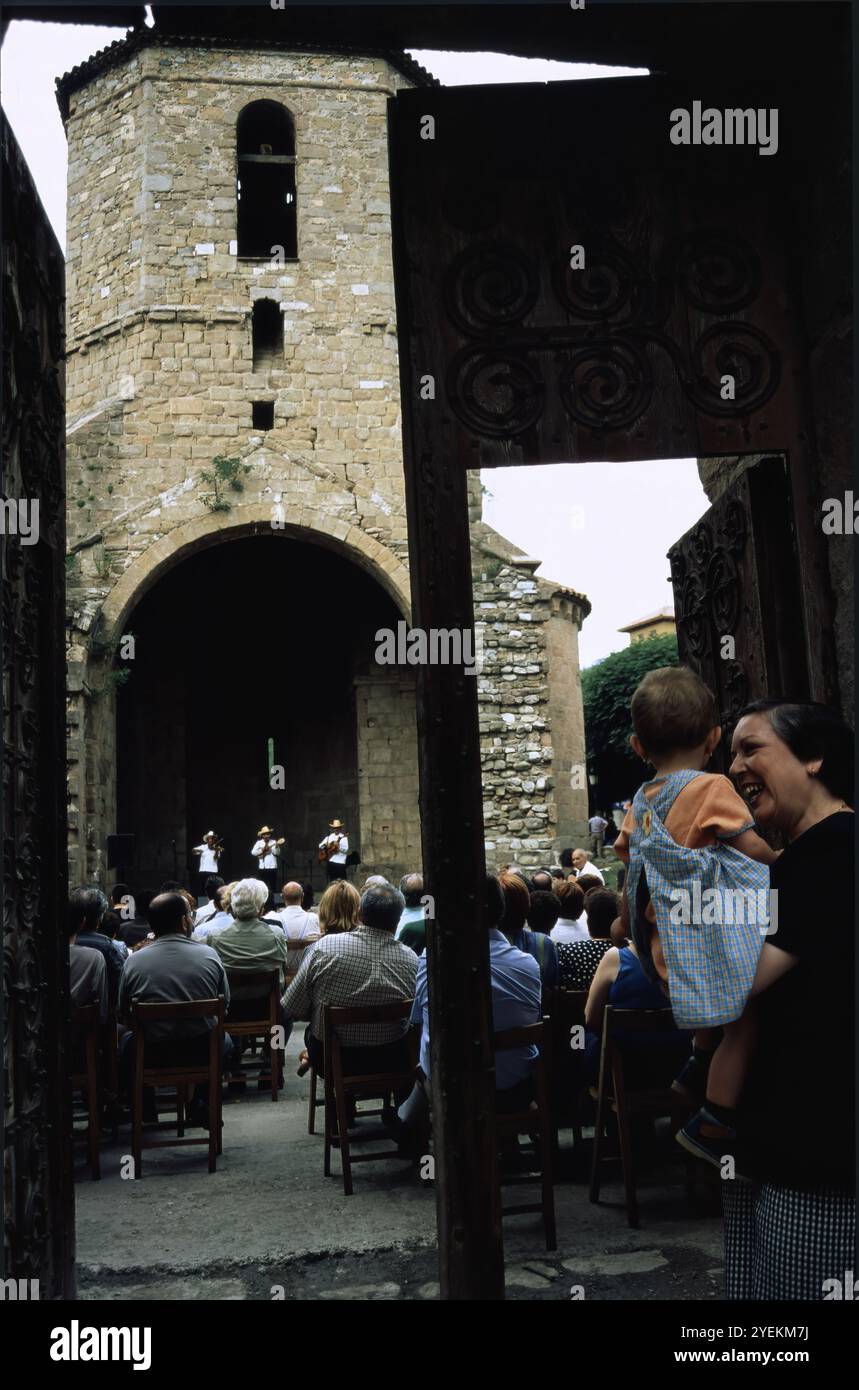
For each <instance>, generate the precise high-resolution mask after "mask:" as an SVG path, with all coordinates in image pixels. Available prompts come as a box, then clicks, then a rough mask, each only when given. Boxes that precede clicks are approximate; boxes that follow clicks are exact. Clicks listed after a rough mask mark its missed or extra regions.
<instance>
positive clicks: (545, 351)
mask: <svg viewBox="0 0 859 1390" xmlns="http://www.w3.org/2000/svg"><path fill="white" fill-rule="evenodd" d="M569 240H570V242H571V244H575V243H576V234H575V233H574V232H573V233H570V235H569ZM587 257H588V258H587V262H586V267H585V268H583V269H581V270H573V269H569V268H567V267H566V266H564V267H563V268H562V269H561V270H560V271H559V269H558V262H557V257H556V258H555V261H554V262H551V261H550V262H547V261H546V258H545V257H544V256H540V255H539V254H538V253H535V254H533V255H529V254H528V253H526V252H525V251H523V250H522V249H521V248H520V247H519V246H517V245H515V244H513V243H512V242H510V241H509V240H502V239H500V238H498V239H483V240H481V241H479V242H476V243H472V244H470V245H469V246H468V247H467V248H466V249H465V251H463V252H460V253H459V254H458V255H457V256H456V257H455V258H454V259H453V260H452V262H451V263H450V265H449V266H448V268H447V271H446V274H445V278H444V303H445V308H446V312H447V315H448V318H449V320H450V322H451V324H452V325H453V326H454V327H455V328H456V329H457V330H458V332H459V334H460V335H461V336H462V337H463V338H465V339H466V344H465V345H464V346H463V347H461V348H460V350H459V351H458V352H456V353H455V355H454V356H453V358H452V359H451V360H450V362H449V364H448V369H447V378H446V384H447V393H448V399H449V401H450V404H451V407H452V408H453V410H454V411H455V413H456V414H457V415H458V417H459V419H460V420H461V421H462V423H463V424H464V425H466V427H467V428H468V429H469V430H471V431H473V432H474V433H475V434H476V435H478V436H484V437H486V438H494V439H499V438H510V439H515V438H516V437H517V436H519V435H522V434H524V433H525V432H526V431H527V430H529V429H530V428H531V427H532V426H533V425H534V424H535V423H536V422H537V421H538V420H539V419H540V416H541V415H542V413H543V408H544V405H545V402H546V399H547V397H548V396H549V395H550V394H552V393H554V394H556V395H557V397H558V398H559V399H560V401H561V403H562V406H563V409H564V411H565V412H566V414H567V415H568V417H569V418H570V419H571V420H573V421H575V422H576V423H577V424H579V425H582V426H584V427H586V428H587V429H590V430H596V431H602V432H605V433H610V432H611V431H613V430H626V429H629V428H630V427H631V426H632V425H634V424H635V422H636V421H637V420H639V419H640V418H641V417H642V415H644V413H645V412H646V411H647V410H648V408H649V407H650V406H651V405H652V403H653V400H654V386H655V371H654V367H655V363H656V361H657V359H658V357H659V356H660V355H661V356H662V357H663V358H665V359H667V360H668V362H669V363H670V364H671V366H672V367H673V370H674V373H675V377H676V380H677V381H678V382H679V384H680V386H681V389H682V391H683V394H684V395H685V397H686V399H687V400H688V401H689V402H691V404H692V405H693V406H694V407H695V409H696V410H697V411H699V412H701V413H703V414H704V415H709V416H711V417H715V418H720V417H739V418H743V417H746V416H748V415H749V414H750V413H751V412H753V411H757V410H760V409H761V407H762V406H763V405H764V404H765V403H766V402H767V401H768V400H769V399H770V397H771V396H772V395H773V394H774V392H775V391H776V389H777V387H778V384H779V381H780V379H781V359H780V355H779V352H778V350H777V348H776V346H775V344H774V343H773V342H772V341H771V339H770V338H769V336H768V335H767V333H765V332H764V330H763V329H762V328H761V327H760V326H759V325H757V324H755V323H753V322H749V321H747V319H745V318H743V319H739V318H733V317H726V315H733V314H736V313H739V312H743V313H746V312H748V311H749V310H750V308H751V306H753V305H754V302H755V300H756V297H757V296H758V294H759V291H760V285H761V268H760V263H759V259H758V256H757V253H756V252H755V250H754V248H753V247H752V246H751V245H749V244H748V243H747V242H746V241H744V240H743V239H742V238H741V237H740V236H738V235H737V234H736V233H734V232H733V231H727V230H724V229H718V228H716V229H712V230H706V231H702V230H698V231H695V232H693V233H690V234H689V235H688V236H687V237H685V238H682V239H680V240H678V241H676V242H674V243H673V244H671V245H670V246H669V247H668V248H666V250H665V251H664V252H663V253H662V255H661V256H660V257H659V258H658V262H657V263H656V264H655V265H651V263H650V253H649V250H648V249H647V247H646V246H645V247H642V248H640V249H638V250H637V251H636V252H633V251H632V250H631V249H627V248H624V247H622V246H620V245H618V244H616V243H614V242H612V241H608V240H603V241H602V242H601V243H599V244H596V245H594V243H593V242H592V241H590V242H589V243H588V252H587ZM547 263H548V264H549V266H550V271H549V273H548V279H549V281H550V285H549V286H548V287H543V286H541V284H540V267H541V266H545V265H546V264H547ZM548 295H551V298H552V301H553V302H554V305H555V311H553V313H552V315H551V317H552V321H551V323H550V324H548V325H546V324H531V323H529V321H528V320H529V316H531V315H532V314H533V311H534V310H535V306H537V305H538V301H540V300H541V296H542V299H543V301H545V300H546V297H547V296H548ZM678 301H685V304H686V306H687V308H688V309H689V310H690V311H691V312H693V313H694V315H695V316H696V318H697V319H699V320H700V319H701V318H702V316H705V317H712V318H714V319H715V321H714V322H710V323H706V324H703V326H700V331H698V332H697V334H696V336H695V337H694V339H693V340H692V341H691V343H690V345H689V347H688V348H686V349H684V348H683V347H682V346H681V342H680V338H679V336H678V334H676V333H673V332H670V331H669V327H668V320H669V317H670V315H671V313H672V311H673V309H674V308H675V307H676V305H677V303H678ZM538 316H539V315H538ZM726 377H730V378H731V379H732V387H731V388H730V389H729V391H728V392H727V394H726V391H725V388H724V382H725V378H726Z"/></svg>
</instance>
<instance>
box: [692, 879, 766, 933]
mask: <svg viewBox="0 0 859 1390" xmlns="http://www.w3.org/2000/svg"><path fill="white" fill-rule="evenodd" d="M670 896H671V902H672V907H671V910H670V912H669V914H668V916H669V918H670V920H671V921H672V922H673V924H674V925H675V926H687V927H688V926H704V927H711V926H728V927H733V926H745V925H748V926H754V927H759V928H760V930H761V932H762V933H764V932H765V933H766V935H767V936H775V933H776V932H777V931H778V889H777V888H758V889H755V888H703V889H702V887H701V884H700V883H698V882H697V881H696V882H693V884H692V891H691V892H690V891H689V889H687V888H672V889H671V894H670Z"/></svg>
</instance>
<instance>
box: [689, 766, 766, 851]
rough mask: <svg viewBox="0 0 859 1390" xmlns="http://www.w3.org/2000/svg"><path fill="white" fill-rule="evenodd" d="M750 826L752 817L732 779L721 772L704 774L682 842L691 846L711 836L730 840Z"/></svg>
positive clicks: (752, 820)
mask: <svg viewBox="0 0 859 1390" xmlns="http://www.w3.org/2000/svg"><path fill="white" fill-rule="evenodd" d="M701 780H702V781H703V780H704V779H703V778H702V779H701ZM693 786H694V783H693ZM753 825H754V816H753V815H752V813H751V811H750V810H749V808H748V806H747V805H746V803H745V801H744V800H743V798H742V797H741V796H740V794H739V792H738V791H737V789H736V787H735V786H734V784H733V782H732V781H730V779H729V778H728V777H723V776H722V775H721V774H712V775H710V776H708V777H707V779H706V786H705V788H704V790H703V795H702V797H701V800H700V802H699V804H698V806H697V807H696V808H695V818H694V821H693V823H692V827H691V834H690V835H689V838H688V839H687V841H686V843H687V844H690V845H693V846H694V845H695V844H696V843H699V842H700V841H702V840H707V839H709V838H710V837H711V836H714V837H715V838H716V839H717V840H732V839H733V838H734V837H735V836H736V835H741V834H742V833H743V831H744V830H749V829H751V827H752V826H753Z"/></svg>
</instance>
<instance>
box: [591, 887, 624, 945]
mask: <svg viewBox="0 0 859 1390" xmlns="http://www.w3.org/2000/svg"><path fill="white" fill-rule="evenodd" d="M585 913H586V915H587V919H588V931H589V932H590V934H591V936H593V937H595V938H596V939H597V940H604V939H605V938H606V937H607V936H608V934H609V932H610V931H611V924H612V922H613V921H614V919H615V917H618V916H619V915H620V900H619V898H618V896H617V894H616V893H613V892H612V891H611V889H610V888H595V889H594V891H593V892H592V893H589V894H588V896H587V898H586V899H585Z"/></svg>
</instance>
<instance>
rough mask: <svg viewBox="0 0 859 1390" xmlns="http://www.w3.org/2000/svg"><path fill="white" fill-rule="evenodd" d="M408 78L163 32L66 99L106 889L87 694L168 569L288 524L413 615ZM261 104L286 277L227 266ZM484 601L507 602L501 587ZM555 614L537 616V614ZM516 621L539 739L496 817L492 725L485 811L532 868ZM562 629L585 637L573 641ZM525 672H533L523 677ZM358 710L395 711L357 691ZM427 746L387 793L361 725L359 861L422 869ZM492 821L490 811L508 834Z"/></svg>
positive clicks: (85, 779) (516, 706)
mask: <svg viewBox="0 0 859 1390" xmlns="http://www.w3.org/2000/svg"><path fill="white" fill-rule="evenodd" d="M409 85H412V83H411V81H410V79H409V78H407V77H406V76H404V75H403V73H402V72H400V71H399V70H398V69H397V67H396V66H395V65H393V64H392V63H389V62H388V61H386V60H385V59H384V58H381V57H375V56H365V57H362V56H359V55H356V54H349V55H338V54H333V53H326V54H312V53H290V52H283V51H279V50H274V51H273V50H260V51H242V50H240V49H238V48H235V49H233V48H229V47H226V46H208V47H207V46H206V43H205V41H201V42H200V43H199V44H196V45H190V44H189V45H188V46H187V47H181V46H177V45H176V44H170V45H169V46H163V45H161V44H159V43H158V42H157V41H156V40H154V39H153V41H152V42H151V44H150V45H149V46H144V47H142V48H140V47H136V46H135V45H133V44H132V45H130V46H129V45H123V44H120V45H117V46H115V49H114V50H113V51H112V52H111V53H110V54H109V55H108V58H107V60H105V59H104V58H102V59H101V60H100V61H99V60H96V61H95V62H94V63H92V64H89V65H84V69H82V70H79V71H78V72H77V73H76V74H72V75H70V77H69V78H68V79H65V80H64V83H61V103H62V102H63V101H65V102H67V104H68V118H67V122H66V130H67V138H68V145H69V207H68V238H69V240H68V326H69V337H68V352H69V360H68V412H69V484H70V489H69V492H70V507H69V545H70V548H71V550H72V551H73V552H74V553H73V555H72V558H71V559H70V562H69V575H68V580H69V584H68V595H69V626H70V634H69V672H70V675H69V696H70V700H69V792H70V811H71V814H70V823H71V843H70V856H71V861H72V873H73V875H74V876H75V878H76V880H78V881H79V880H80V878H82V877H98V878H102V879H103V878H104V877H105V864H104V858H103V846H104V838H105V835H106V834H107V833H108V832H109V831H111V830H114V829H116V828H117V827H116V826H115V824H114V820H115V789H114V788H113V785H112V777H113V772H112V769H113V767H114V765H115V748H114V741H115V735H114V719H113V693H112V690H111V688H110V685H109V684H108V685H107V686H106V687H105V688H104V690H103V693H102V694H101V695H100V696H99V697H98V698H95V697H94V696H92V695H91V694H90V693H89V692H90V691H92V690H97V689H101V688H102V686H103V683H104V680H105V675H106V668H107V666H108V665H109V664H110V660H111V655H110V653H111V650H112V648H114V647H115V644H116V641H117V639H118V637H119V636H120V635H121V633H122V630H123V624H124V623H125V621H126V619H127V617H128V615H129V613H130V612H131V611H132V609H133V606H134V604H135V602H136V601H137V599H138V598H139V597H140V596H141V595H142V593H143V592H145V590H146V589H147V587H148V586H150V585H151V584H152V583H154V582H155V581H156V579H157V578H158V576H159V574H160V573H163V572H164V570H165V569H166V568H167V567H169V566H170V565H172V564H175V563H176V562H177V561H179V560H181V558H182V557H183V556H184V555H186V554H191V553H193V551H194V549H195V548H196V547H199V546H203V545H209V544H213V543H216V542H217V543H221V542H227V541H228V540H229V539H230V537H232V536H233V535H239V534H253V533H259V531H260V530H261V529H265V528H267V527H271V526H272V525H274V526H275V527H276V528H277V529H283V530H284V532H285V533H286V534H294V535H296V536H298V537H303V538H312V539H314V540H316V541H317V542H318V543H320V544H323V545H328V546H329V547H331V548H335V549H340V550H341V552H342V553H345V554H347V555H348V556H349V558H351V559H353V560H355V562H356V563H358V564H361V565H362V566H363V567H364V568H365V569H367V570H368V571H369V572H370V573H371V574H374V575H375V576H376V577H377V578H378V579H379V581H380V583H382V585H383V586H384V587H385V588H386V589H387V591H388V592H389V593H390V594H391V595H392V597H394V599H395V601H396V602H397V603H398V605H399V607H400V609H401V611H402V612H403V613H404V615H405V614H407V610H408V592H409V590H408V555H407V535H406V517H405V499H404V479H403V464H402V451H401V421H400V404H399V377H398V363H397V336H396V321H395V312H394V284H393V270H392V263H391V238H390V199H389V187H388V153H387V129H386V102H387V99H388V97H389V95H391V94H392V93H393V92H394V91H395V90H396V89H397V88H400V87H403V86H409ZM257 100H274V101H277V102H280V103H282V104H283V105H285V106H286V107H287V109H288V110H289V112H290V114H291V116H292V119H293V121H294V127H295V147H296V156H297V163H296V203H297V219H298V258H297V259H295V260H287V261H286V262H285V263H279V262H278V260H277V259H275V260H273V261H272V260H260V259H240V258H239V257H238V256H237V254H236V241H235V238H236V186H235V180H236V122H237V118H238V116H239V114H240V112H241V111H242V110H243V109H244V108H245V107H246V106H247V105H248V104H249V103H250V102H253V101H257ZM258 299H271V300H273V301H274V302H275V304H276V305H277V306H278V310H279V312H280V314H281V316H282V322H283V355H282V358H280V359H279V360H277V361H276V363H272V362H269V363H267V364H266V366H265V368H264V369H257V370H255V369H254V362H253V346H252V313H253V306H254V303H255V301H256V300H258ZM260 400H262V401H271V402H273V406H274V428H273V429H271V430H266V431H260V430H259V429H255V428H254V427H253V425H252V409H251V407H252V402H254V401H260ZM218 455H220V456H227V457H231V458H238V459H239V460H240V461H241V463H242V465H243V466H246V467H247V470H248V471H247V472H246V473H245V474H244V475H243V477H242V483H243V492H242V494H241V495H240V496H232V500H231V504H230V511H229V512H227V513H223V512H222V513H218V512H213V511H212V510H211V508H210V506H209V505H207V501H208V502H211V500H212V496H211V493H212V489H211V486H210V485H209V484H207V483H206V482H205V481H204V480H203V478H202V477H201V474H202V472H203V471H205V470H211V467H212V461H213V459H214V458H215V457H216V456H218ZM515 574H516V580H517V582H520V583H521V582H526V581H528V580H529V576H528V575H523V573H522V572H521V571H515ZM536 592H539V584H538V585H537V586H535V589H534V591H533V592H532V590H531V589H527V588H526V589H525V590H517V591H516V594H517V595H521V602H520V599H519V597H518V596H517V597H515V598H514V595H513V594H511V595H510V597H509V600H508V598H507V596H504V597H503V598H500V599H499V604H501V605H502V606H503V604H504V603H507V602H508V601H509V602H511V603H515V604H518V608H519V609H522V610H523V611H524V610H525V609H526V608H528V609H530V608H531V607H532V605H533V604H534V603H535V602H536V600H535V598H534V596H533V594H534V593H536ZM484 599H485V601H486V602H487V603H491V602H492V593H491V584H490V585H489V588H488V589H487V590H486V591H485V594H484ZM541 602H542V607H541V608H540V613H541V616H542V614H543V610H544V609H545V612H546V613H547V612H548V604H547V601H546V600H542V601H541ZM517 611H518V610H517ZM500 613H501V608H499V614H500ZM523 621H524V620H521V621H520V619H519V618H518V617H517V618H516V623H514V622H510V623H509V624H506V628H505V625H504V624H502V625H501V626H500V627H499V628H498V629H497V630H496V631H495V632H494V634H493V638H492V647H493V651H494V652H496V653H498V660H499V662H500V666H501V667H502V668H507V669H506V670H503V671H502V674H504V675H505V677H506V676H507V675H509V676H511V678H512V681H513V682H515V683H516V688H517V691H518V692H520V693H521V692H524V691H527V694H528V699H527V701H526V699H525V695H524V694H521V699H518V700H516V699H513V697H512V696H511V697H510V698H507V697H506V695H505V700H504V701H503V702H502V703H503V706H504V708H503V712H504V713H513V714H514V715H516V716H518V717H520V718H521V717H522V715H524V714H527V716H528V719H529V720H530V719H531V712H533V720H532V721H531V722H529V723H527V724H526V725H523V726H522V727H521V728H519V727H517V729H516V741H515V745H514V746H515V748H516V752H515V754H514V755H512V756H511V759H510V764H509V766H510V770H511V771H512V772H513V776H514V779H515V778H519V780H520V781H521V782H522V786H521V788H520V787H517V788H516V789H515V792H514V790H511V791H510V793H509V795H508V794H506V793H501V794H500V799H498V800H497V801H496V794H498V793H499V792H500V782H499V779H498V776H497V773H498V770H499V769H498V768H497V766H496V764H498V762H499V756H500V761H501V762H503V764H504V766H505V767H507V766H508V759H507V756H506V753H505V752H502V753H501V754H500V755H499V753H498V748H499V746H501V745H503V744H504V743H505V740H506V739H507V737H508V733H509V731H508V725H507V723H506V722H505V721H502V720H501V719H500V714H501V712H502V710H501V707H500V706H499V710H498V713H497V717H496V715H495V714H493V715H492V716H491V717H489V715H488V714H487V717H486V734H487V739H491V740H492V741H491V743H488V744H487V755H488V757H489V758H490V760H491V762H492V764H493V785H492V793H493V794H492V798H491V800H492V801H493V804H494V805H495V809H496V811H497V812H498V813H500V815H501V817H502V819H503V818H504V817H508V816H509V818H511V819H512V820H513V821H516V822H518V821H521V822H522V831H523V835H524V839H525V840H532V841H534V844H535V847H536V846H537V845H539V846H540V853H541V856H542V855H543V853H544V851H543V846H544V845H545V846H548V844H549V843H550V842H551V840H552V839H553V838H554V832H555V830H556V828H557V821H556V817H557V815H558V806H559V805H560V804H561V803H560V802H556V801H554V799H553V791H552V786H551V785H550V784H551V782H552V757H553V754H552V746H551V735H550V729H549V724H548V706H547V701H546V688H545V682H546V679H547V674H548V669H547V660H546V658H545V654H544V656H543V657H537V658H535V659H534V660H531V654H529V653H528V650H527V649H528V642H529V640H530V639H527V638H522V637H520V636H514V635H512V634H513V632H514V630H515V631H518V628H517V624H519V625H520V626H521V625H522V622H523ZM499 622H500V618H499ZM505 622H506V619H505ZM529 631H530V628H529ZM570 633H571V640H572V641H573V644H575V629H574V626H571V627H570ZM508 641H509V643H510V649H509V652H508V653H507V655H506V656H505V655H504V654H503V651H502V644H503V643H506V642H508ZM525 656H528V661H527V662H526V666H528V667H533V668H534V669H527V670H525V671H524V672H523V671H522V670H521V669H520V667H521V665H522V661H523V659H524V657H525ZM574 664H575V665H576V666H577V658H574ZM523 681H524V682H525V684H524V685H523ZM506 684H507V682H506V680H505V689H506ZM576 698H577V697H576ZM357 699H358V702H359V705H360V703H361V701H362V700H363V701H367V700H370V701H371V703H372V702H373V701H376V700H381V701H382V704H384V702H385V700H389V701H390V700H391V699H394V697H393V696H392V695H391V694H390V692H389V693H388V694H387V695H384V694H383V692H382V690H381V689H379V690H378V691H375V690H374V691H373V692H369V691H368V690H367V689H363V690H362V689H360V688H359V690H358V693H357ZM401 700H402V696H397V697H396V699H395V700H394V703H395V704H397V707H398V708H401ZM388 713H389V714H390V711H388ZM368 717H377V716H374V715H372V714H371V715H369V716H368ZM378 717H381V710H380V714H379V716H378ZM490 730H491V732H490ZM413 738H414V735H413V720H410V721H405V723H404V724H403V725H402V727H401V728H399V729H398V732H397V733H396V735H392V745H391V746H392V747H394V746H395V747H396V757H395V758H393V759H392V765H394V766H396V767H397V769H398V770H397V774H396V775H397V777H398V778H399V777H402V778H403V781H402V784H401V787H400V791H399V792H398V793H397V796H394V797H392V796H391V795H390V794H389V793H390V792H391V787H390V786H389V783H390V780H391V778H390V776H389V775H387V774H383V772H382V770H381V768H380V767H377V766H376V765H375V764H376V762H378V760H379V759H380V758H384V756H385V754H384V752H383V750H382V744H381V743H379V742H378V740H377V741H375V742H374V741H373V740H372V739H369V738H367V739H366V741H364V733H361V732H360V720H359V744H360V745H361V750H362V751H361V752H359V767H360V766H363V768H364V772H363V774H362V780H361V792H360V797H361V818H362V822H363V821H364V819H365V817H366V816H367V815H370V816H371V818H372V826H373V829H372V833H371V834H370V836H369V838H368V837H367V836H366V835H365V834H364V833H363V832H362V835H361V838H362V839H363V840H364V841H365V844H362V851H364V852H365V853H366V852H367V851H371V852H372V854H373V855H374V856H375V860H376V862H378V863H379V864H382V863H390V864H392V865H393V864H397V865H399V864H400V863H402V864H404V865H406V866H407V867H411V866H412V865H413V863H414V855H415V849H414V846H415V843H416V838H417V836H416V826H417V820H416V817H417V807H416V796H417V790H416V782H415V780H414V776H413V773H412V771H411V769H413V768H414V767H415V764H416V752H415V750H414V744H413V742H412V743H409V740H410V739H411V740H413ZM496 739H500V740H501V745H499V744H498V743H496V742H495V740H496ZM534 752H536V753H537V757H536V758H532V757H531V754H532V753H534ZM362 756H363V757H364V762H363V763H362V761H361V758H362ZM582 761H583V757H582ZM520 763H521V764H523V766H521V767H520ZM514 764H515V766H514ZM535 767H538V769H539V770H538V772H537V775H536V776H532V775H530V774H531V773H533V772H534V771H535ZM523 774H524V775H523ZM544 779H548V780H544ZM526 783H527V784H528V786H527V789H526V786H525V784H526ZM532 783H533V786H531V784H532ZM377 797H378V798H379V802H378V805H377V804H376V798H377ZM403 797H405V798H406V799H407V800H408V801H409V803H410V809H406V808H405V805H404V803H403V802H402V798H403ZM527 798H531V800H530V802H529V806H528V808H526V807H525V805H524V803H525V801H526V799H527ZM371 807H372V810H371V809H370V808H371ZM389 807H392V811H391V816H393V823H394V825H395V826H396V827H398V829H396V830H394V831H393V832H392V831H390V830H389V829H388V828H386V827H388V826H389V822H390V819H391V817H389V815H388V808H389ZM395 812H396V813H397V814H394V813H395ZM564 814H565V815H566V814H567V812H566V811H565V812H564ZM498 826H499V820H498V817H497V816H496V819H495V823H494V829H493V833H497V830H498ZM526 827H527V830H526ZM487 835H489V831H487ZM398 836H399V839H398V838H397V837H398ZM492 843H493V844H495V843H497V841H492ZM365 846H366V849H365ZM535 852H536V849H535ZM545 853H548V848H546V850H545Z"/></svg>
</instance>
